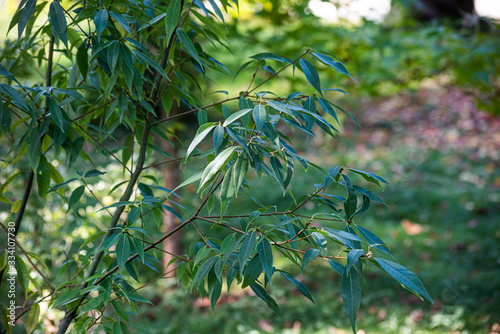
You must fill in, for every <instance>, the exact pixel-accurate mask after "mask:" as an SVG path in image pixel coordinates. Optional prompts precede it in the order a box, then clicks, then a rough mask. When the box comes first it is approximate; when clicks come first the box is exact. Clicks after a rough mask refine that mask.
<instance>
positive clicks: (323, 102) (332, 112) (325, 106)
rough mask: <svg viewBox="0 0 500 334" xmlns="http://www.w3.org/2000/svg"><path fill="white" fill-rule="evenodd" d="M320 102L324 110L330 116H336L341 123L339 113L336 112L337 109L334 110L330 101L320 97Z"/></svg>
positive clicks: (336, 119)
mask: <svg viewBox="0 0 500 334" xmlns="http://www.w3.org/2000/svg"><path fill="white" fill-rule="evenodd" d="M318 102H319V105H320V106H321V108H323V110H324V111H325V112H326V113H328V114H329V115H330V116H332V117H333V118H335V121H337V123H338V124H339V125H340V123H339V119H338V118H337V113H336V112H335V110H333V108H332V106H331V105H330V104H329V103H328V101H326V100H323V99H322V98H321V97H318Z"/></svg>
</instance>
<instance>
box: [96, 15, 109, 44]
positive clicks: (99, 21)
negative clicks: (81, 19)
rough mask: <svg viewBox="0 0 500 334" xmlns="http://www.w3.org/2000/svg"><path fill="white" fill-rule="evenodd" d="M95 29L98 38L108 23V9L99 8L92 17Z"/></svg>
mask: <svg viewBox="0 0 500 334" xmlns="http://www.w3.org/2000/svg"><path fill="white" fill-rule="evenodd" d="M94 24H95V30H96V34H97V37H98V38H101V34H102V32H103V31H104V29H106V26H107V25H108V11H107V10H106V9H101V10H100V11H99V12H98V13H97V14H96V16H95V17H94Z"/></svg>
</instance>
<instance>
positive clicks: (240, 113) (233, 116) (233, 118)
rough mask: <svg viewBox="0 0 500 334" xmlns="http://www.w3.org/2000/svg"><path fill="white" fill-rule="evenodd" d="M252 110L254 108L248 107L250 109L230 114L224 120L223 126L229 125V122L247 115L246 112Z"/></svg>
mask: <svg viewBox="0 0 500 334" xmlns="http://www.w3.org/2000/svg"><path fill="white" fill-rule="evenodd" d="M250 111H252V109H250V108H248V109H243V110H239V111H237V112H235V113H234V114H231V116H229V117H228V118H227V119H226V120H225V121H224V124H222V126H224V127H226V126H228V125H229V124H231V123H233V122H234V121H236V120H237V119H239V118H241V117H243V116H245V115H246V114H248V113H249V112H250Z"/></svg>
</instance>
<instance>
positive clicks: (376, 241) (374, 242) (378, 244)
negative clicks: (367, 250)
mask: <svg viewBox="0 0 500 334" xmlns="http://www.w3.org/2000/svg"><path fill="white" fill-rule="evenodd" d="M356 228H357V229H358V231H359V233H360V234H361V236H362V237H363V238H364V239H365V240H366V241H367V242H368V243H369V244H370V246H372V247H374V248H376V249H378V250H380V251H382V252H384V253H386V254H388V255H390V256H392V254H391V252H390V251H389V248H387V246H386V245H385V242H384V241H383V240H382V239H380V238H379V237H377V236H376V235H375V234H374V233H372V232H371V231H369V230H367V229H365V228H363V227H361V226H356Z"/></svg>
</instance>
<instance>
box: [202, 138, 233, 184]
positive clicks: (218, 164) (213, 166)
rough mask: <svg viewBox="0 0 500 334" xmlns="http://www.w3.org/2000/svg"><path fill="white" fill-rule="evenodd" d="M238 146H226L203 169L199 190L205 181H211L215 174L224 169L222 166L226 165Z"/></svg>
mask: <svg viewBox="0 0 500 334" xmlns="http://www.w3.org/2000/svg"><path fill="white" fill-rule="evenodd" d="M236 148H237V147H236V146H233V147H228V148H226V149H225V150H224V151H222V152H221V154H219V155H218V156H216V157H215V159H214V160H213V161H212V162H210V163H209V164H208V166H207V167H206V168H205V170H204V171H203V175H202V176H201V182H200V187H199V188H198V191H200V189H202V188H203V186H204V185H205V183H207V182H208V181H210V180H211V179H212V177H214V176H215V174H217V173H218V172H219V171H220V170H221V169H222V167H224V165H225V164H226V163H227V161H228V160H229V158H231V155H232V154H233V152H234V150H236Z"/></svg>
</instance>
